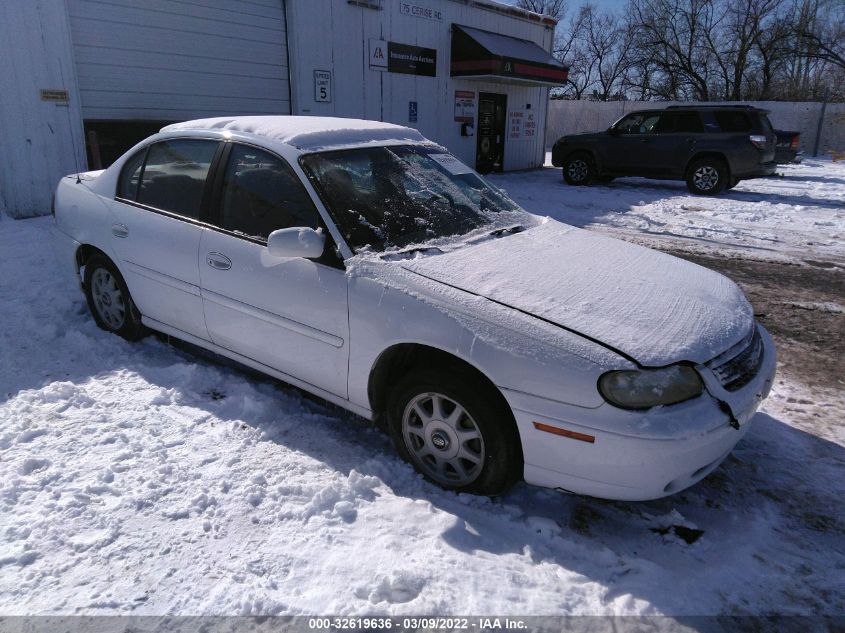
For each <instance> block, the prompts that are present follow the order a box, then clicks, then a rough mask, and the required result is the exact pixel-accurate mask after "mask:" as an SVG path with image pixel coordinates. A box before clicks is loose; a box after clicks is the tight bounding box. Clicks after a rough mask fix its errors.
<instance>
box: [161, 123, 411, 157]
mask: <svg viewBox="0 0 845 633" xmlns="http://www.w3.org/2000/svg"><path fill="white" fill-rule="evenodd" d="M176 130H229V131H232V132H244V133H247V134H255V135H257V136H263V137H265V138H268V139H272V140H274V141H279V142H280V143H286V144H288V145H293V146H294V147H297V148H299V149H301V150H309V151H313V150H318V149H326V148H329V147H342V146H350V145H361V144H372V143H378V144H385V143H424V142H426V139H425V137H424V136H423V135H422V134H420V133H419V132H418V131H417V130H415V129H413V128H408V127H404V126H402V125H394V124H393V123H384V122H381V121H365V120H362V119H343V118H339V117H320V116H241V117H215V118H211V119H197V120H195V121H185V122H182V123H173V124H171V125H167V126H165V127H163V128H161V131H162V132H172V131H176Z"/></svg>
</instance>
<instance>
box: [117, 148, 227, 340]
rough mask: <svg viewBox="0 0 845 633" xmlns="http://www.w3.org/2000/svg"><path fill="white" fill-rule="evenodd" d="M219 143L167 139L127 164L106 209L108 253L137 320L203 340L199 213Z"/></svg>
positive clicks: (205, 335) (204, 333) (142, 152)
mask: <svg viewBox="0 0 845 633" xmlns="http://www.w3.org/2000/svg"><path fill="white" fill-rule="evenodd" d="M219 146H220V143H219V142H218V141H216V140H208V139H170V140H166V141H161V142H159V143H154V144H152V145H149V146H148V147H146V148H144V149H143V150H140V151H139V152H138V153H137V154H135V155H134V156H132V157H130V159H129V160H128V161H127V162H126V164H125V165H124V167H123V169H122V170H121V174H120V177H119V179H118V187H117V192H116V196H115V199H114V201H113V202H112V203H111V209H112V211H113V214H114V222H113V224H112V226H111V233H112V246H113V248H114V252H115V254H116V255H117V258H118V260H119V261H118V265H119V267H120V269H121V272H122V273H123V274H124V277H125V279H126V284H127V285H128V287H129V291H130V292H131V293H132V298H133V300H134V301H135V304H136V305H137V306H138V310H140V312H141V314H142V315H143V316H144V317H146V318H148V319H153V320H155V321H159V322H161V323H165V324H167V325H169V326H171V327H173V328H176V329H178V330H181V331H183V332H187V333H188V334H191V335H193V336H197V337H200V338H202V339H208V330H207V329H206V327H205V319H204V317H203V308H202V299H201V297H200V278H199V266H198V265H197V254H198V253H199V246H200V237H201V235H202V228H201V225H200V221H199V220H200V214H201V210H202V208H203V204H204V198H205V196H206V188H207V187H206V185H207V184H208V183H207V182H206V181H207V176H208V173H209V169H210V167H211V164H212V162H213V160H214V157H215V154H216V152H217V151H218V149H219Z"/></svg>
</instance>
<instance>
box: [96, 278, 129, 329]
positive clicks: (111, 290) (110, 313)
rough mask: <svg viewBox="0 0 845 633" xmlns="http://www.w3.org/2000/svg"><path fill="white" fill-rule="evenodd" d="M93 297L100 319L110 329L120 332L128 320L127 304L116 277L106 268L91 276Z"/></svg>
mask: <svg viewBox="0 0 845 633" xmlns="http://www.w3.org/2000/svg"><path fill="white" fill-rule="evenodd" d="M91 297H92V298H93V299H94V307H95V308H96V310H97V314H98V315H99V317H100V319H102V321H103V322H104V323H105V324H106V325H108V327H109V328H110V329H112V330H119V329H120V328H121V327H122V326H123V322H124V320H125V319H126V302H125V301H124V300H123V293H122V292H121V291H120V286H118V284H117V280H116V279H115V278H114V275H112V274H111V273H110V272H109V271H108V270H106V269H105V268H98V269H97V270H95V271H94V274H93V275H92V276H91Z"/></svg>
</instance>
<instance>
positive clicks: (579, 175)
mask: <svg viewBox="0 0 845 633" xmlns="http://www.w3.org/2000/svg"><path fill="white" fill-rule="evenodd" d="M595 177H596V168H595V166H594V165H593V161H592V159H591V158H590V157H589V156H587V155H586V154H583V153H580V154H573V155H572V156H568V157H567V158H566V159H565V160H564V161H563V179H564V180H565V181H566V182H567V183H568V184H570V185H589V184H590V183H591V182H592V181H593V180H594V179H595Z"/></svg>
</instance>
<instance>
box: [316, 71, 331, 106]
mask: <svg viewBox="0 0 845 633" xmlns="http://www.w3.org/2000/svg"><path fill="white" fill-rule="evenodd" d="M314 101H316V102H317V103H331V101H332V72H331V71H330V70H315V71H314Z"/></svg>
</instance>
